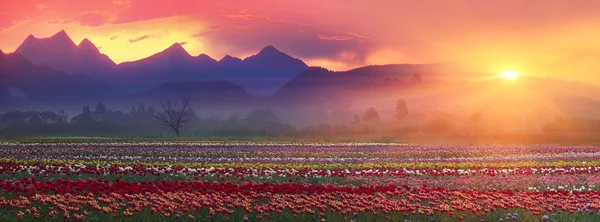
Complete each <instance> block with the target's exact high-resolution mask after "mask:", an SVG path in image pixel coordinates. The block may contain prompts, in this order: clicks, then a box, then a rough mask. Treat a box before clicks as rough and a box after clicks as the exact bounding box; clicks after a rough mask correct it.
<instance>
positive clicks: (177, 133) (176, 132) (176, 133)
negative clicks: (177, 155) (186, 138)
mask: <svg viewBox="0 0 600 222" xmlns="http://www.w3.org/2000/svg"><path fill="white" fill-rule="evenodd" d="M175 135H177V138H179V129H175Z"/></svg>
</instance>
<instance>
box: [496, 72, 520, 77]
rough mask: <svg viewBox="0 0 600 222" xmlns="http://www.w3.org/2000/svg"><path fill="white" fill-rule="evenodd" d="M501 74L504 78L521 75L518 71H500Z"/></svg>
mask: <svg viewBox="0 0 600 222" xmlns="http://www.w3.org/2000/svg"><path fill="white" fill-rule="evenodd" d="M500 75H501V76H502V78H505V79H516V78H518V77H519V75H518V74H517V73H515V72H510V71H506V72H502V73H500Z"/></svg>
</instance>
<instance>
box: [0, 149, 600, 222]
mask: <svg viewBox="0 0 600 222" xmlns="http://www.w3.org/2000/svg"><path fill="white" fill-rule="evenodd" d="M598 210H600V146H598V147H596V146H558V145H556V146H553V145H539V146H533V145H528V146H525V145H515V146H509V145H501V146H500V145H498V146H492V145H490V146H483V145H478V146H466V145H465V146H457V145H447V146H443V145H406V144H390V143H381V144H378V143H270V142H264V143H258V142H235V143H234V142H193V141H188V142H186V141H111V140H97V141H94V140H81V141H79V140H39V141H20V142H16V141H11V142H8V141H7V142H0V221H240V222H241V221H316V222H319V221H353V222H358V221H360V222H367V221H573V222H583V221H600V214H599V212H598Z"/></svg>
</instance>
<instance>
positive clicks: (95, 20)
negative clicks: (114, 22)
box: [75, 13, 107, 27]
mask: <svg viewBox="0 0 600 222" xmlns="http://www.w3.org/2000/svg"><path fill="white" fill-rule="evenodd" d="M75 20H76V21H78V22H79V23H81V25H84V26H89V27H98V26H102V25H104V24H106V23H107V16H106V15H103V14H99V13H85V14H83V15H81V16H79V17H77V18H76V19H75Z"/></svg>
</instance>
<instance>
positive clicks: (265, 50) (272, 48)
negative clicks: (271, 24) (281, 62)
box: [258, 45, 282, 54]
mask: <svg viewBox="0 0 600 222" xmlns="http://www.w3.org/2000/svg"><path fill="white" fill-rule="evenodd" d="M265 53H266V54H271V53H282V52H281V51H279V50H278V49H276V48H275V46H272V45H268V46H265V47H264V48H263V49H262V50H260V52H259V53H258V54H265Z"/></svg>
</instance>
